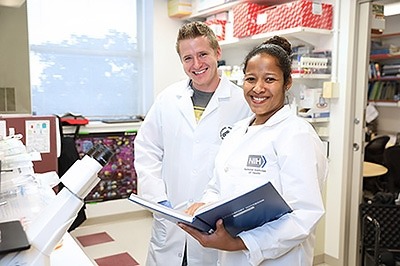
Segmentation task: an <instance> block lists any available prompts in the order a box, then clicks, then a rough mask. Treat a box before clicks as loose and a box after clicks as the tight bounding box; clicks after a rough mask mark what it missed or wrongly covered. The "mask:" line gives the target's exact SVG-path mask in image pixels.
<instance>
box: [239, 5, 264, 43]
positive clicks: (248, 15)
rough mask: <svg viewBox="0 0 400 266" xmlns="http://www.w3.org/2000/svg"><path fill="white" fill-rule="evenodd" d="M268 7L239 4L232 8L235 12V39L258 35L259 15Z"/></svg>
mask: <svg viewBox="0 0 400 266" xmlns="http://www.w3.org/2000/svg"><path fill="white" fill-rule="evenodd" d="M265 8H266V6H263V5H258V4H253V3H248V2H244V3H239V4H237V5H234V6H233V7H232V12H233V37H236V38H243V37H248V36H252V35H254V34H256V32H257V27H258V25H257V23H256V22H257V14H258V12H259V11H261V10H263V9H265Z"/></svg>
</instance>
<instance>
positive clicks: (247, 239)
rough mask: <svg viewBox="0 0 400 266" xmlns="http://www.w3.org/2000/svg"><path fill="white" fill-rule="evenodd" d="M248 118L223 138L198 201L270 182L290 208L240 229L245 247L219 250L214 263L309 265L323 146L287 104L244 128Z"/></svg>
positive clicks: (319, 205)
mask: <svg viewBox="0 0 400 266" xmlns="http://www.w3.org/2000/svg"><path fill="white" fill-rule="evenodd" d="M250 121H251V118H250V119H245V120H244V121H240V122H239V123H237V124H236V125H235V127H234V128H233V130H232V131H231V132H230V134H229V135H228V136H227V138H226V139H225V140H224V141H223V143H222V145H221V148H220V152H219V153H218V155H217V157H216V162H215V164H216V165H215V166H216V168H215V175H214V178H213V179H212V180H211V181H210V183H209V186H208V188H207V190H206V193H205V195H204V196H203V199H202V200H203V201H206V202H207V201H213V200H215V199H217V198H219V197H226V196H229V195H232V193H239V192H244V191H248V190H250V189H252V188H255V187H256V186H259V185H261V184H264V183H266V182H267V181H271V183H272V184H273V185H274V186H275V188H276V189H277V190H278V191H279V192H280V193H281V195H282V196H283V198H284V199H285V200H286V201H287V202H288V204H289V205H290V206H291V208H292V209H293V212H292V213H290V214H288V215H285V216H283V217H281V218H280V219H279V220H276V221H273V222H270V223H267V224H264V225H263V226H261V227H258V228H255V229H253V230H249V231H247V232H242V233H240V234H239V236H240V237H241V238H242V240H243V241H244V243H245V245H246V247H247V248H248V251H239V252H225V251H221V252H220V265H223V266H230V265H238V266H242V265H263V266H264V265H265V266H266V265H268V266H272V265H279V266H282V265H285V266H286V265H296V266H311V265H312V259H313V245H314V240H315V232H314V231H315V228H316V225H317V222H318V221H319V220H320V218H321V217H322V216H323V214H324V206H323V201H322V197H321V189H322V186H323V184H324V182H325V179H326V177H327V172H328V170H327V169H328V163H327V159H326V156H325V149H324V147H323V144H322V142H321V140H320V139H319V137H318V135H317V134H316V133H315V131H314V129H313V128H312V126H311V125H310V124H309V123H308V122H306V121H305V120H303V119H302V118H299V117H297V116H296V115H294V114H293V113H292V112H291V110H290V108H289V106H284V107H283V108H282V109H281V110H279V111H278V112H277V113H275V114H274V115H273V116H272V117H271V118H270V119H269V120H268V121H267V122H266V123H265V124H264V125H259V126H253V127H248V125H249V123H250ZM246 131H247V133H246ZM262 156H264V157H262ZM255 157H256V158H265V160H259V161H258V162H259V163H260V164H254V162H255V161H254V160H253V161H251V160H249V158H255ZM264 162H265V165H263V163H264ZM218 191H220V195H219V194H218Z"/></svg>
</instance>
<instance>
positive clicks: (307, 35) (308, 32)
mask: <svg viewBox="0 0 400 266" xmlns="http://www.w3.org/2000/svg"><path fill="white" fill-rule="evenodd" d="M331 34H332V30H326V29H315V28H307V27H296V28H290V29H284V30H279V31H271V32H265V33H260V34H257V35H253V36H250V37H247V38H240V39H239V38H232V39H229V40H224V41H220V42H219V44H220V46H221V47H222V48H230V47H237V45H238V44H240V45H253V46H255V45H258V44H260V43H261V42H262V40H266V39H268V38H271V37H273V36H275V35H279V36H281V37H285V38H287V39H288V40H289V41H290V42H291V43H292V45H293V46H295V45H298V44H304V43H313V42H317V41H318V40H319V39H320V37H321V36H330V35H331Z"/></svg>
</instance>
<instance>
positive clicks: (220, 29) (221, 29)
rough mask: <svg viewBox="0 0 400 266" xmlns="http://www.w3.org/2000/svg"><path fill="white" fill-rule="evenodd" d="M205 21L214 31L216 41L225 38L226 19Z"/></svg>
mask: <svg viewBox="0 0 400 266" xmlns="http://www.w3.org/2000/svg"><path fill="white" fill-rule="evenodd" d="M205 23H206V24H207V25H208V26H209V27H210V28H211V29H212V30H213V31H214V33H215V35H216V36H217V40H218V41H223V40H225V25H226V20H219V19H214V20H206V21H205Z"/></svg>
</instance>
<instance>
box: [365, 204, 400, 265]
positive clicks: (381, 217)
mask: <svg viewBox="0 0 400 266" xmlns="http://www.w3.org/2000/svg"><path fill="white" fill-rule="evenodd" d="M360 220H361V240H360V252H361V266H372V265H373V266H395V265H396V262H397V261H398V259H399V254H400V253H399V252H400V226H399V224H400V206H398V205H394V204H392V205H386V204H370V203H362V204H361V205H360Z"/></svg>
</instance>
